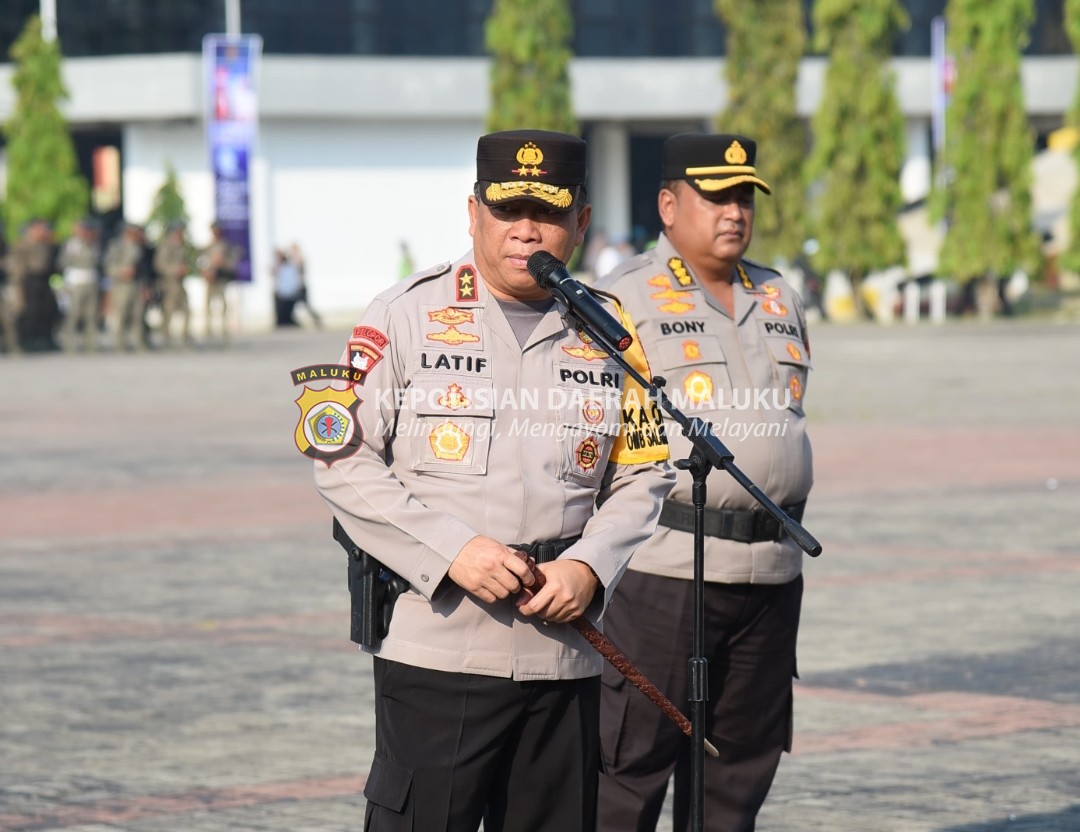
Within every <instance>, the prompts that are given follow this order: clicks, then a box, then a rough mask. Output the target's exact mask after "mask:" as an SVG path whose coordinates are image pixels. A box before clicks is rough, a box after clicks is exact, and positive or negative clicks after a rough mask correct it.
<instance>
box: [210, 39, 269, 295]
mask: <svg viewBox="0 0 1080 832" xmlns="http://www.w3.org/2000/svg"><path fill="white" fill-rule="evenodd" d="M261 56H262V38H261V37H259V36H258V35H239V36H236V37H229V36H227V35H207V36H206V37H205V38H203V67H204V71H205V89H206V141H207V147H208V150H209V153H210V167H211V169H212V170H213V172H214V219H215V220H216V221H217V222H219V223H220V224H221V228H222V232H223V234H224V236H225V238H226V239H227V240H228V241H229V242H230V243H232V244H233V245H234V246H237V247H238V248H239V249H240V250H241V251H242V252H243V254H242V255H241V257H240V261H239V263H238V264H237V268H236V279H237V280H239V281H245V282H250V281H251V277H252V276H251V198H250V194H251V178H250V174H251V160H252V157H253V154H254V148H255V140H256V137H257V133H258V126H259V118H258V115H259V108H258V103H259V100H258V78H259V59H260V58H261Z"/></svg>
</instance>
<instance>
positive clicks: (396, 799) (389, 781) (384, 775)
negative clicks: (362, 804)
mask: <svg viewBox="0 0 1080 832" xmlns="http://www.w3.org/2000/svg"><path fill="white" fill-rule="evenodd" d="M412 781H413V773H412V770H411V769H407V768H405V767H404V766H401V765H398V764H397V763H395V762H393V761H392V760H388V759H386V758H385V757H380V756H378V755H376V756H375V759H374V760H373V761H372V763H371V771H370V772H369V773H368V779H367V784H366V785H365V786H364V797H366V798H367V799H368V802H369V803H374V804H375V805H376V806H381V807H382V808H383V809H389V810H390V811H391V812H396V813H398V814H401V812H402V810H403V809H404V808H405V802H406V800H408V797H409V790H410V789H411V788H412Z"/></svg>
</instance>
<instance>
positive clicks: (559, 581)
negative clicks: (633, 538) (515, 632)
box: [515, 558, 600, 624]
mask: <svg viewBox="0 0 1080 832" xmlns="http://www.w3.org/2000/svg"><path fill="white" fill-rule="evenodd" d="M537 568H538V569H539V570H540V571H541V572H542V573H543V574H544V578H545V579H546V580H545V583H544V586H543V588H542V589H539V590H536V591H535V592H533V591H532V590H531V589H528V588H527V589H523V590H522V591H521V594H520V595H518V597H517V600H516V601H515V603H516V604H517V607H518V610H519V611H520V612H521V614H522V615H538V616H540V617H541V618H543V619H544V620H545V621H552V622H554V623H556V624H565V623H566V622H568V621H573V620H574V619H575V618H580V617H581V616H582V615H584V614H585V610H586V608H588V606H589V604H590V603H591V602H592V599H593V595H594V594H595V593H596V588H597V587H598V586H600V581H599V579H598V578H597V577H596V574H595V573H594V572H593V571H592V569H590V568H589V567H588V566H587V565H586V564H585V563H584V562H582V561H580V560H570V559H568V558H567V559H563V558H559V559H558V560H553V561H551V562H550V563H544V564H541V565H540V566H538V567H537Z"/></svg>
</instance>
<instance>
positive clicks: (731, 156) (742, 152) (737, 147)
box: [519, 139, 746, 165]
mask: <svg viewBox="0 0 1080 832" xmlns="http://www.w3.org/2000/svg"><path fill="white" fill-rule="evenodd" d="M519 152H520V151H519ZM724 160H725V161H726V162H727V163H728V164H729V165H741V164H744V163H745V162H746V149H745V148H744V147H743V146H742V145H741V144H739V140H738V139H736V140H735V141H733V142H732V143H731V144H730V145H728V149H727V150H725V151H724Z"/></svg>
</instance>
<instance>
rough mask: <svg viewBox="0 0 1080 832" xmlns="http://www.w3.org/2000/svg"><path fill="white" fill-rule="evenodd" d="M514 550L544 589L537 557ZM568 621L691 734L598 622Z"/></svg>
mask: <svg viewBox="0 0 1080 832" xmlns="http://www.w3.org/2000/svg"><path fill="white" fill-rule="evenodd" d="M515 551H516V552H517V553H518V554H519V555H520V556H521V557H522V558H523V559H524V560H525V563H526V564H528V566H529V571H530V572H532V575H533V578H534V579H535V580H536V584H535V586H534V587H530V589H542V588H543V586H544V584H545V583H546V582H547V578H545V577H544V573H543V572H541V571H540V570H539V569H538V568H537V567H536V561H534V560H533V559H532V558H530V557H529V556H528V555H526V554H525V553H524V552H522V551H521V550H519V549H516V550H515ZM569 624H570V626H571V627H573V628H574V629H575V630H577V631H578V632H579V633H581V636H582V638H584V639H585V640H586V641H587V642H589V644H591V645H592V646H593V648H594V649H595V650H596V652H597V653H599V654H600V655H601V656H603V657H604V660H605V661H606V662H607V663H608V664H610V665H611V666H612V667H614V668H615V669H616V670H617V671H619V673H621V674H622V675H623V676H625V677H626V679H627V681H629V682H630V684H632V685H633V686H634V687H636V688H637V689H638V690H640V691H641V692H642V693H644V694H645V695H646V696H647V697H649V701H651V702H652V703H653V704H654V705H656V707H658V708H659V709H660V710H661V712H662V713H663V714H664V715H665V716H666V717H667V718H668V719H670V720H671V721H672V722H674V723H675V724H676V725H678V726H679V730H680V731H682V732H683V733H684V734H686V736H688V737H690V736H692V732H693V728H692V726H691V725H690V720H689V719H687V718H686V717H685V716H684V715H683V713H682V711H680V710H679V709H678V708H676V707H675V705H674V704H673V703H672V701H671V700H670V699H668V698H667V697H666V696H664V694H663V693H662V692H661V691H660V689H659V688H658V687H657V686H656V685H654V684H653V683H652V682H651V681H649V678H648V677H647V676H646V675H645V674H644V673H642V672H641V671H640V670H638V669H637V668H636V667H635V666H634V663H633V662H632V661H630V658H629V657H628V656H627V655H626V654H625V653H624V652H623V651H622V650H620V649H619V648H618V647H616V646H615V644H614V643H613V642H612V641H611V639H609V638H608V637H607V636H605V635H604V634H603V633H601V632H600V631H599V630H598V629H596V625H595V624H593V623H592V622H591V621H589V620H588V619H587V618H584V617H580V618H575V619H574V620H573V621H570V622H569ZM703 741H704V743H705V750H706V751H707V752H708V753H709V755H710V756H712V757H719V756H720V752H719V751H717V750H716V746H714V745H713V744H712V743H711V742H709V740H708V738H707V737H706V738H703Z"/></svg>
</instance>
